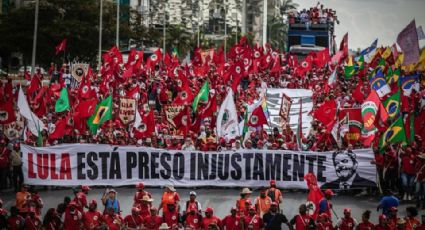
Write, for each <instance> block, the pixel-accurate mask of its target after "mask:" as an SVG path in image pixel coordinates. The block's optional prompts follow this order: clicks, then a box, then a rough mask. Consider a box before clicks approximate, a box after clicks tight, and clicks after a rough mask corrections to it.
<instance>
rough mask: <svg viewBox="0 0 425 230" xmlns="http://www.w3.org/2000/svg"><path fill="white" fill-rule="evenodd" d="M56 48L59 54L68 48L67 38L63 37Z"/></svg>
mask: <svg viewBox="0 0 425 230" xmlns="http://www.w3.org/2000/svg"><path fill="white" fill-rule="evenodd" d="M55 49H56V55H58V54H59V53H60V52H62V51H65V49H66V38H65V39H63V40H62V41H61V43H60V44H59V45H57V46H56V47H55Z"/></svg>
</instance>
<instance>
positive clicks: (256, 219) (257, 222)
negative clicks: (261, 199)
mask: <svg viewBox="0 0 425 230" xmlns="http://www.w3.org/2000/svg"><path fill="white" fill-rule="evenodd" d="M244 227H245V229H248V228H249V229H252V230H260V229H261V228H263V227H264V223H263V219H261V217H260V216H258V215H253V216H251V215H247V216H245V221H244Z"/></svg>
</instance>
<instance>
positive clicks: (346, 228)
mask: <svg viewBox="0 0 425 230" xmlns="http://www.w3.org/2000/svg"><path fill="white" fill-rule="evenodd" d="M336 226H337V228H338V229H340V230H353V229H354V228H355V227H356V226H357V221H356V220H355V219H354V218H353V217H351V209H350V208H345V209H344V217H343V218H341V219H339V221H338V223H337V225H336Z"/></svg>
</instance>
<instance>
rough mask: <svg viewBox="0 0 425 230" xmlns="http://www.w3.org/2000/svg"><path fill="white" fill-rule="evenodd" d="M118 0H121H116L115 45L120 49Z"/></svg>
mask: <svg viewBox="0 0 425 230" xmlns="http://www.w3.org/2000/svg"><path fill="white" fill-rule="evenodd" d="M120 1H121V0H117V31H116V32H117V33H116V37H115V45H116V46H117V48H118V50H119V49H120Z"/></svg>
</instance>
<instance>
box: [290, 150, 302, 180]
mask: <svg viewBox="0 0 425 230" xmlns="http://www.w3.org/2000/svg"><path fill="white" fill-rule="evenodd" d="M304 163H305V159H304V155H301V154H300V155H298V154H294V161H293V167H292V168H293V169H292V181H304Z"/></svg>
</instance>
